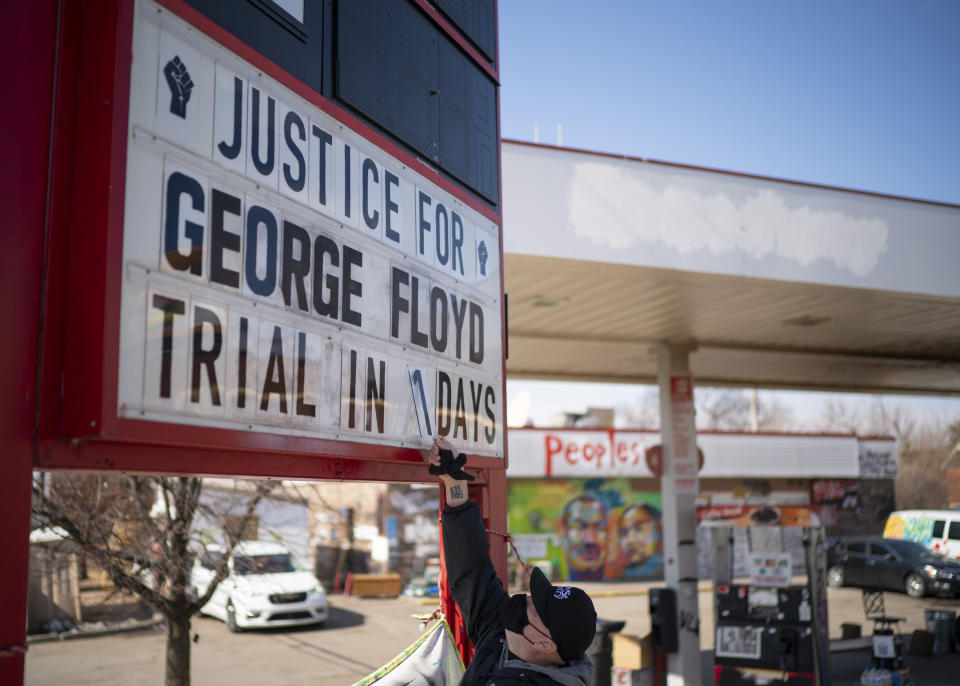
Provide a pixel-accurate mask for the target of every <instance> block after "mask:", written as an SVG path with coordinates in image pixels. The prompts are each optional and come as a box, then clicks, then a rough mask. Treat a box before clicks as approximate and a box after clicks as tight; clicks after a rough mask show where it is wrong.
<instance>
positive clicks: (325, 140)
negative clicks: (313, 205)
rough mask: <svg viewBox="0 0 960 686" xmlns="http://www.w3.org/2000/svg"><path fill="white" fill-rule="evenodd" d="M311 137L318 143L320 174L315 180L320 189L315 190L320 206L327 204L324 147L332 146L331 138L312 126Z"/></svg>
mask: <svg viewBox="0 0 960 686" xmlns="http://www.w3.org/2000/svg"><path fill="white" fill-rule="evenodd" d="M313 135H314V136H315V137H316V138H317V140H318V141H320V173H319V174H318V175H317V176H319V178H318V179H317V180H318V181H319V183H320V187H319V188H318V189H317V200H318V201H319V202H320V204H321V205H326V204H327V151H326V147H327V146H328V145H330V146H332V145H333V136H331V135H330V134H329V133H327V132H326V131H324V130H323V129H321V128H320V127H319V126H316V125H314V127H313Z"/></svg>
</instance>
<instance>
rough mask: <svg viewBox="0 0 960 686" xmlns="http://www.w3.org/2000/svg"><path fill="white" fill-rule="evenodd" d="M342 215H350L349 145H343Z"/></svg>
mask: <svg viewBox="0 0 960 686" xmlns="http://www.w3.org/2000/svg"><path fill="white" fill-rule="evenodd" d="M343 216H344V217H347V218H348V219H349V217H350V146H349V145H344V146H343Z"/></svg>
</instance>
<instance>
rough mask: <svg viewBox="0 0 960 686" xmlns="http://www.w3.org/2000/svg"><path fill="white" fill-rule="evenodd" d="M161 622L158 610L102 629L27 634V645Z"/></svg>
mask: <svg viewBox="0 0 960 686" xmlns="http://www.w3.org/2000/svg"><path fill="white" fill-rule="evenodd" d="M163 622H164V618H163V615H162V614H160V613H159V612H158V613H156V614H155V615H153V617H151V618H150V619H145V620H143V621H140V622H131V623H130V624H124V625H123V626H112V627H105V628H103V629H93V630H91V631H77V630H76V629H74V630H72V631H64V632H62V633H59V634H34V635H32V636H27V645H30V644H31V643H49V642H51V641H72V640H73V639H76V638H96V637H99V636H112V635H114V634H125V633H128V632H131V631H146V630H147V629H153V628H154V627H156V626H159V625H160V624H163Z"/></svg>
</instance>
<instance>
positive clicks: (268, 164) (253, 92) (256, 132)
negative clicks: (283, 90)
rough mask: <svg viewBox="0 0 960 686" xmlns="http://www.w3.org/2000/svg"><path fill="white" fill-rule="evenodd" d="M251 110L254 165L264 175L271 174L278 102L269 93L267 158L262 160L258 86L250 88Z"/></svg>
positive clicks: (251, 149) (251, 140) (251, 150)
mask: <svg viewBox="0 0 960 686" xmlns="http://www.w3.org/2000/svg"><path fill="white" fill-rule="evenodd" d="M250 104H251V106H252V109H253V111H252V112H251V117H250V119H251V122H250V145H251V147H250V153H251V155H252V157H253V166H254V167H256V168H257V171H258V172H260V173H261V174H263V175H264V176H270V172H272V171H273V145H274V143H273V141H274V124H273V117H274V110H275V109H276V106H277V103H276V101H275V100H274V99H273V98H271V97H270V96H269V95H268V96H267V159H266V160H265V161H261V160H260V91H259V90H258V89H256V88H253V87H251V88H250Z"/></svg>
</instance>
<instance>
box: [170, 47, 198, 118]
mask: <svg viewBox="0 0 960 686" xmlns="http://www.w3.org/2000/svg"><path fill="white" fill-rule="evenodd" d="M163 75H164V76H165V77H167V86H168V87H169V88H170V112H171V113H172V114H175V115H177V116H178V117H180V118H181V119H186V118H187V101H188V100H190V91H192V90H193V81H191V80H190V72H188V71H187V65H185V64H184V63H183V62H182V61H180V56H179V55H177V56H175V57H174V58H173V59H172V60H170V61H169V62H167V64H166V66H164V68H163Z"/></svg>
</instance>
